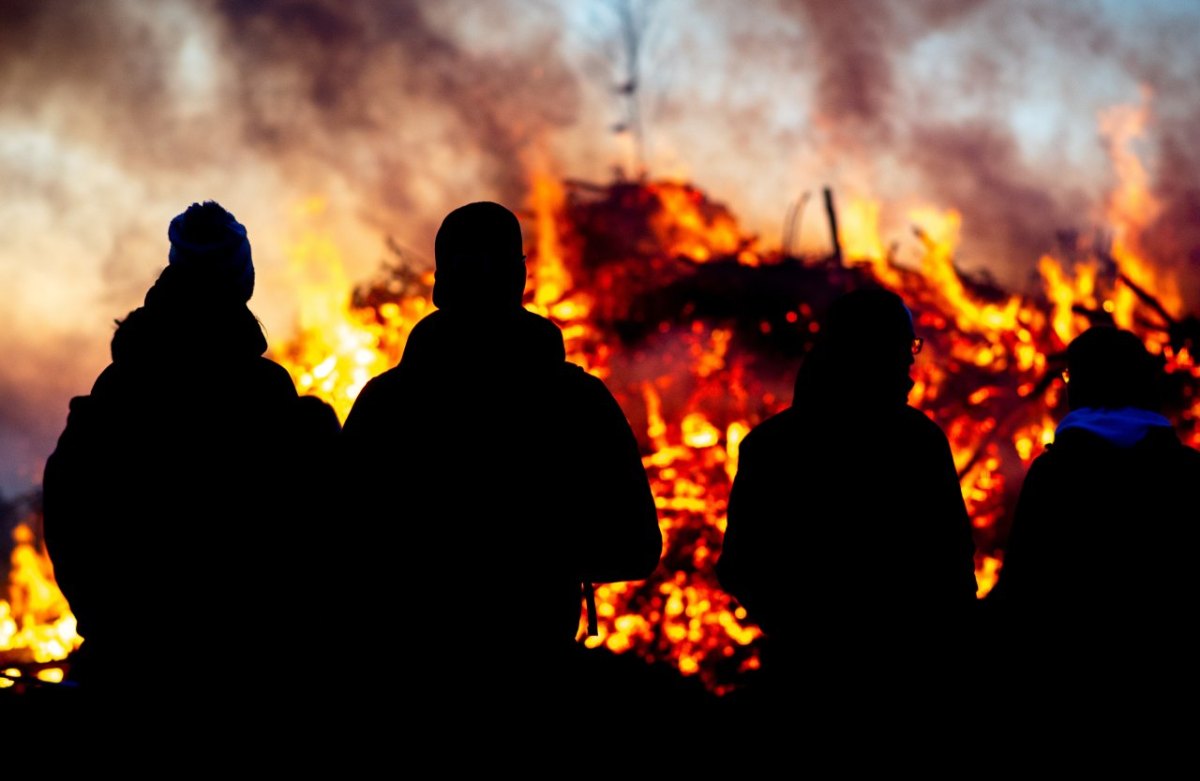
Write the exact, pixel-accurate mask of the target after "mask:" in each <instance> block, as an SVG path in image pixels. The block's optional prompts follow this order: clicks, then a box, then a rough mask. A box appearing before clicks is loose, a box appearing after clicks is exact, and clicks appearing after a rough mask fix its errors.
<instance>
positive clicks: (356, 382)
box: [0, 109, 1200, 692]
mask: <svg viewBox="0 0 1200 781" xmlns="http://www.w3.org/2000/svg"><path fill="white" fill-rule="evenodd" d="M1142 121H1143V118H1140V117H1139V115H1138V113H1137V111H1136V110H1135V109H1114V111H1113V112H1112V113H1111V114H1108V115H1106V117H1105V119H1104V121H1103V129H1104V130H1105V133H1106V137H1107V138H1108V139H1109V151H1110V154H1111V156H1112V159H1113V161H1114V168H1115V170H1116V171H1117V173H1118V175H1119V179H1120V181H1119V183H1118V186H1117V188H1116V189H1115V190H1114V192H1113V194H1112V197H1111V198H1110V200H1109V204H1110V208H1109V210H1108V219H1109V220H1110V222H1111V228H1112V230H1113V239H1112V242H1111V245H1106V246H1099V245H1094V246H1093V245H1084V244H1080V245H1078V246H1074V247H1071V248H1069V249H1070V252H1066V253H1061V254H1060V255H1055V254H1046V255H1044V256H1043V257H1042V258H1041V259H1040V261H1039V264H1038V270H1039V273H1040V275H1041V278H1042V281H1043V284H1044V295H1043V296H1042V297H1022V296H1017V295H1008V294H1005V293H1004V292H1003V291H999V290H997V289H995V288H994V287H991V286H988V285H986V284H982V283H979V282H976V281H972V280H970V279H967V278H965V277H964V276H962V275H961V274H960V273H959V272H958V271H957V270H956V268H955V265H954V258H955V253H956V248H957V242H958V239H959V235H960V233H961V232H962V231H963V230H969V228H970V226H964V225H963V224H962V218H961V216H960V214H959V213H958V212H957V211H955V210H952V209H940V208H931V207H920V208H915V209H913V210H912V211H911V213H910V218H911V222H912V225H913V233H914V236H913V239H912V243H913V244H914V245H915V247H916V255H917V258H918V262H916V263H901V262H899V259H898V257H897V255H896V251H895V245H892V247H893V248H892V249H890V250H889V249H885V248H886V247H888V244H887V243H886V242H885V241H884V240H883V237H882V236H880V234H879V227H878V220H879V213H880V204H879V203H877V202H874V201H871V200H870V199H861V198H859V199H852V200H849V201H848V202H847V203H846V204H845V206H844V208H843V209H842V214H841V215H840V216H841V220H840V228H839V230H838V236H837V239H838V241H837V246H838V247H839V248H840V252H839V253H837V255H838V256H840V257H839V259H838V260H837V261H832V260H830V259H825V258H819V259H814V258H801V257H796V256H793V255H791V254H789V253H788V252H786V251H783V250H766V249H761V248H760V247H759V242H758V241H757V239H755V238H754V237H751V236H746V235H743V234H742V233H741V231H740V230H739V228H738V225H737V222H736V220H735V218H734V217H733V215H732V214H731V213H730V212H729V210H728V209H726V208H725V207H723V206H721V205H720V204H717V203H714V202H712V201H710V200H709V199H708V198H707V197H706V196H705V195H704V194H703V193H702V192H701V191H699V190H698V189H696V188H694V187H692V186H691V185H688V184H686V183H683V182H678V181H617V182H614V183H612V184H609V185H605V186H596V185H587V184H583V183H578V182H562V181H559V180H557V179H555V178H553V177H549V176H535V177H533V178H532V181H531V182H530V186H529V201H528V203H527V204H525V207H526V208H525V214H524V215H523V218H524V219H523V221H524V223H525V225H526V226H527V229H528V230H529V233H530V237H529V242H528V243H529V246H528V249H527V252H528V257H529V277H530V288H529V291H528V294H527V297H526V306H527V307H528V308H529V309H530V310H531V311H534V312H537V313H538V314H541V315H544V316H546V317H549V318H550V319H552V320H553V321H554V322H555V323H557V324H558V325H559V326H560V327H561V328H562V330H563V333H564V336H565V339H566V345H567V352H568V359H569V360H571V361H574V362H575V363H578V364H580V365H581V366H583V367H584V368H585V369H586V370H588V371H589V372H591V373H593V374H594V375H596V376H597V377H600V378H601V379H603V380H605V382H606V383H607V384H608V385H609V387H610V388H611V389H612V391H613V392H614V394H615V395H616V396H617V398H618V400H619V401H620V402H621V405H622V407H623V409H624V410H625V412H626V415H627V416H628V417H629V419H630V421H631V423H633V424H634V427H635V431H636V433H637V434H638V436H639V441H640V443H641V445H642V450H643V454H644V457H643V462H644V465H645V468H646V470H647V473H648V474H649V476H650V480H651V485H652V489H653V492H654V495H655V499H656V503H657V506H658V510H659V518H660V525H661V528H662V531H663V534H664V539H665V540H666V544H665V547H664V553H663V558H662V561H661V563H660V566H659V568H658V570H657V571H656V572H655V574H654V575H653V577H651V578H650V579H649V580H647V581H644V582H635V583H620V584H611V585H602V586H600V587H598V588H597V591H596V596H597V603H598V612H599V619H600V620H599V634H598V636H596V637H592V638H587V639H586V641H585V642H586V643H587V644H588V645H590V646H593V647H598V646H603V647H605V648H607V649H609V650H610V651H612V652H616V653H635V654H638V655H640V656H642V657H645V658H646V659H648V660H655V661H663V660H666V661H669V662H670V663H671V664H673V665H674V666H675V667H677V668H678V670H679V671H680V672H681V673H683V674H685V675H697V676H699V677H700V678H701V679H702V680H703V681H704V683H705V685H706V686H708V687H709V689H711V690H713V691H716V692H723V691H727V690H728V689H729V688H730V687H731V686H733V685H736V680H737V676H738V674H739V673H740V672H742V671H744V670H747V669H752V668H754V667H756V666H757V664H758V652H757V641H758V640H759V638H760V637H761V632H760V631H759V630H758V628H757V627H755V626H754V625H753V624H752V623H750V622H749V621H748V618H747V615H746V613H745V611H744V610H743V609H742V608H741V607H740V606H738V605H737V604H736V603H734V602H733V601H732V600H731V599H730V598H729V596H728V595H726V594H725V593H724V592H723V591H721V589H720V588H719V586H718V584H717V583H716V580H715V577H714V576H713V574H712V571H713V563H714V562H715V560H716V559H717V557H718V556H719V555H720V549H721V540H722V537H723V534H724V530H725V522H726V521H725V508H726V504H727V500H728V495H729V488H730V485H731V483H732V480H733V478H734V476H735V475H736V472H737V459H738V446H739V443H740V442H741V440H742V438H743V437H744V436H745V435H746V434H747V433H748V432H749V431H750V430H751V429H752V428H753V427H754V426H755V425H757V424H758V423H759V422H761V421H762V420H763V419H765V418H766V417H768V416H769V415H771V414H773V413H774V412H777V411H779V410H781V409H783V408H784V407H785V406H787V404H788V403H789V402H790V398H791V380H792V377H793V376H794V373H795V368H796V365H797V364H798V362H799V360H800V359H801V358H802V356H803V352H804V350H805V349H806V346H807V345H808V344H809V343H810V342H811V339H812V337H813V335H814V334H816V333H817V332H818V331H819V329H820V323H819V322H818V321H817V320H816V319H814V313H815V312H817V311H819V310H820V308H821V307H823V306H824V305H825V304H827V303H828V301H829V300H830V299H831V298H832V297H833V296H835V295H836V294H838V293H840V292H841V291H842V290H844V289H846V288H848V287H849V286H853V285H856V284H861V283H863V282H865V281H868V280H874V281H878V282H879V283H881V284H884V285H885V286H887V287H889V288H891V289H893V290H895V291H896V292H898V293H900V294H901V295H902V296H903V297H904V298H905V300H906V301H907V302H908V303H909V304H910V306H911V307H912V309H913V311H914V314H915V317H916V321H917V329H918V333H919V334H920V335H921V336H923V337H924V338H925V350H924V352H922V354H921V356H920V357H919V358H918V360H917V363H916V365H915V367H914V369H913V372H914V380H915V382H916V385H915V387H914V389H913V392H912V394H911V396H910V403H912V404H913V405H914V406H916V407H918V408H920V409H922V410H924V411H925V412H926V413H927V414H928V415H930V417H931V418H933V419H934V420H936V421H937V422H938V423H939V424H940V425H941V426H942V427H943V429H944V430H945V431H946V433H947V435H948V437H949V439H950V443H951V446H952V450H953V454H954V460H955V464H956V466H957V468H958V470H959V475H960V480H961V487H962V492H963V497H964V499H965V501H966V504H967V508H968V511H969V513H970V515H971V518H972V522H973V524H974V526H975V529H976V544H977V549H978V554H977V564H976V574H977V578H978V582H979V595H980V596H981V597H982V596H983V595H985V594H986V593H987V591H988V590H989V589H990V588H991V587H992V585H993V584H994V582H995V579H996V577H997V573H998V572H999V570H1000V568H1001V566H1002V560H1003V550H1002V546H1003V542H1004V536H1005V533H1006V531H1007V527H1006V524H1007V520H1008V517H1009V515H1010V513H1011V509H1012V506H1013V503H1014V502H1015V498H1016V490H1017V489H1018V488H1019V485H1020V480H1021V477H1022V475H1023V473H1024V470H1025V469H1026V468H1027V467H1028V466H1029V463H1030V462H1031V461H1032V459H1033V458H1034V457H1036V456H1037V455H1038V454H1039V453H1040V452H1041V450H1042V448H1043V447H1044V446H1045V445H1046V444H1047V443H1048V442H1050V441H1051V440H1052V438H1053V432H1054V426H1055V423H1056V415H1057V413H1058V412H1059V411H1061V409H1062V400H1061V398H1060V394H1061V391H1062V385H1061V382H1060V381H1059V380H1058V378H1057V375H1058V369H1059V368H1060V367H1059V366H1058V364H1057V360H1058V355H1059V353H1061V351H1062V350H1063V348H1064V347H1065V345H1066V344H1067V342H1069V341H1070V339H1071V338H1073V337H1074V336H1075V335H1077V334H1078V333H1079V332H1080V331H1081V330H1082V329H1084V328H1085V327H1086V326H1087V324H1088V322H1089V319H1090V318H1091V319H1095V318H1103V317H1110V318H1111V319H1112V321H1114V322H1115V323H1117V324H1118V325H1120V326H1122V327H1125V328H1129V329H1132V330H1134V331H1135V332H1137V333H1138V334H1139V335H1140V336H1142V338H1143V339H1144V340H1145V342H1146V343H1147V345H1148V346H1149V347H1150V349H1151V350H1152V351H1154V352H1155V353H1158V354H1161V355H1163V356H1164V358H1165V359H1166V366H1167V369H1168V372H1169V373H1170V374H1171V375H1173V376H1175V377H1177V378H1179V379H1181V380H1183V381H1184V382H1183V385H1182V387H1183V389H1184V394H1183V396H1184V397H1186V398H1183V397H1181V398H1180V399H1176V401H1177V402H1179V403H1177V404H1176V406H1175V407H1174V408H1173V409H1169V410H1167V412H1168V413H1169V414H1171V416H1172V417H1173V419H1174V420H1175V422H1176V424H1177V425H1178V426H1179V428H1180V430H1181V433H1182V434H1183V436H1184V438H1185V441H1186V442H1187V443H1188V444H1190V445H1193V446H1196V445H1200V429H1198V428H1197V427H1196V425H1195V421H1196V418H1197V414H1198V413H1200V402H1198V401H1197V400H1196V399H1195V397H1194V394H1191V391H1190V389H1191V388H1192V387H1193V386H1194V384H1195V380H1196V379H1197V378H1200V368H1198V367H1197V366H1196V364H1195V362H1194V360H1193V357H1192V355H1193V353H1194V349H1195V347H1194V346H1192V345H1189V344H1188V343H1187V341H1186V340H1181V339H1179V338H1175V337H1178V335H1179V333H1180V332H1179V330H1178V328H1177V327H1176V326H1178V325H1179V323H1180V321H1179V320H1178V319H1177V318H1178V315H1179V313H1180V308H1181V303H1180V299H1179V297H1178V294H1177V292H1176V291H1175V290H1174V288H1173V286H1172V282H1171V280H1169V279H1164V278H1161V275H1159V274H1157V273H1156V270H1155V268H1154V266H1153V265H1152V264H1151V263H1150V262H1149V261H1147V260H1146V258H1145V253H1144V252H1143V251H1142V249H1141V247H1140V243H1139V236H1140V231H1141V229H1142V228H1143V227H1144V226H1145V225H1147V224H1148V223H1149V221H1150V220H1151V219H1152V218H1153V216H1154V209H1155V206H1154V203H1153V200H1152V199H1151V198H1150V197H1149V195H1148V193H1147V191H1146V189H1145V172H1144V171H1143V169H1142V168H1141V166H1140V163H1139V161H1138V159H1137V157H1136V156H1135V155H1134V154H1133V153H1132V151H1131V150H1130V143H1131V141H1132V140H1133V139H1134V138H1135V137H1136V135H1137V132H1138V130H1139V128H1140V122H1142ZM831 208H832V205H831ZM321 209H322V202H321V200H320V199H319V198H314V199H312V200H310V201H307V202H305V203H304V204H301V206H300V213H301V215H302V216H303V215H304V214H311V215H318V214H319V213H320V211H321ZM290 254H291V258H292V260H293V262H294V263H296V264H297V265H298V266H302V267H305V268H307V269H312V268H314V267H317V268H319V269H321V270H322V272H323V273H322V274H320V275H319V276H320V277H321V278H322V279H324V280H325V281H324V283H323V284H321V285H319V286H315V287H313V288H312V289H307V290H302V291H301V293H300V295H301V323H300V327H299V329H298V330H297V332H296V334H295V335H294V336H293V337H292V338H290V339H288V340H285V341H281V342H278V343H275V344H273V345H272V350H271V354H272V357H274V358H275V359H276V360H278V361H280V362H281V363H282V364H283V365H284V366H285V367H286V368H287V369H288V370H289V371H290V372H291V374H292V376H293V378H294V380H295V382H296V384H297V387H298V388H299V389H300V391H301V392H302V393H312V394H315V395H318V396H320V397H322V398H324V399H326V400H328V401H329V402H330V403H331V404H333V406H334V408H335V409H336V410H337V412H338V414H339V416H340V417H341V418H342V419H344V418H345V416H346V414H347V413H348V411H349V409H350V406H351V405H352V404H353V401H354V399H355V397H356V395H357V394H358V392H359V390H361V388H362V386H363V385H364V384H365V383H366V381H367V380H368V379H370V377H372V376H374V375H376V374H378V373H380V372H381V371H383V370H385V369H387V368H389V367H390V366H393V365H394V364H395V363H396V362H397V361H398V360H399V359H400V356H401V354H402V352H403V348H404V344H405V340H406V339H407V336H408V333H409V332H410V330H411V328H412V327H413V326H414V325H415V324H416V322H417V321H418V320H420V319H421V317H423V316H424V315H426V314H427V313H428V312H430V311H431V310H432V302H431V298H430V294H431V290H432V274H431V273H430V272H429V271H427V270H416V269H410V268H408V267H406V266H404V265H403V264H402V263H397V264H395V265H394V266H392V267H391V268H390V269H389V270H388V273H387V274H386V276H383V277H381V278H380V279H377V280H373V281H371V282H369V283H368V284H366V285H362V286H359V287H357V288H356V289H354V290H353V292H352V295H351V296H350V299H349V302H347V301H346V291H347V289H349V288H350V283H349V281H348V280H346V279H345V278H344V275H343V274H342V273H341V268H342V266H341V263H340V260H339V256H338V248H337V245H336V244H335V242H333V241H332V240H330V239H329V238H328V237H325V236H323V235H321V234H319V233H317V232H315V231H314V232H312V233H310V234H303V235H301V236H299V237H298V239H297V240H296V241H295V242H294V244H293V245H292V247H291V252H290ZM793 291H794V292H796V293H797V294H796V295H791V293H792V292H793ZM1165 318H1168V319H1165ZM1185 322H1186V321H1185ZM1173 327H1174V330H1173ZM1189 394H1191V395H1189ZM399 446H402V447H403V446H406V445H405V443H399ZM412 446H415V445H412ZM347 490H353V488H352V487H348V488H347ZM18 528H23V527H18ZM17 548H18V550H19V551H20V556H21V557H22V558H21V562H20V563H19V564H18V562H17V554H16V553H14V567H13V573H14V574H13V576H11V577H10V580H12V579H13V578H16V579H18V580H19V579H21V578H27V577H28V573H30V572H40V573H41V577H42V579H43V580H44V581H45V583H47V584H48V586H47V588H49V586H52V585H53V577H52V572H51V571H50V569H49V567H48V561H47V560H46V559H45V554H44V551H37V549H35V548H33V547H32V545H31V540H29V539H25V538H24V537H22V538H21V539H18V545H17ZM31 551H32V552H33V554H32V557H31V553H30V552H31ZM898 564H899V562H898ZM875 574H876V575H877V576H878V577H879V578H880V581H881V582H886V579H887V573H875ZM13 582H16V581H13ZM39 582H40V581H39ZM22 588H23V589H24V590H23V591H21V593H22V594H30V595H32V594H34V593H35V592H36V593H40V592H39V591H38V589H37V588H33V587H22ZM53 591H57V589H53ZM10 592H12V593H16V592H14V591H13V585H12V583H10ZM57 599H58V600H59V601H60V602H61V594H58V597H57ZM48 604H51V603H46V604H41V603H36V600H35V599H34V598H32V597H30V598H28V599H26V598H22V599H14V600H10V602H0V652H12V651H13V650H14V649H21V648H24V649H27V656H28V657H29V658H31V659H34V660H37V661H46V660H53V659H64V658H66V657H67V655H68V654H69V653H70V651H71V650H73V648H75V647H77V646H78V644H79V638H78V636H77V635H75V634H74V626H73V618H71V617H70V613H69V609H67V608H66V607H65V602H61V604H60V603H52V604H53V607H48V606H47V605H48ZM513 635H514V637H513V638H512V639H513V640H514V641H518V642H519V635H520V628H519V626H518V625H516V624H515V623H514V627H513Z"/></svg>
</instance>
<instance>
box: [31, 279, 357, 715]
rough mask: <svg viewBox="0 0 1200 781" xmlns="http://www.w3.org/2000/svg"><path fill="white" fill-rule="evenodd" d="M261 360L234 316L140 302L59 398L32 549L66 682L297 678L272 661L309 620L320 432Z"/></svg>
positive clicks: (252, 335)
mask: <svg viewBox="0 0 1200 781" xmlns="http://www.w3.org/2000/svg"><path fill="white" fill-rule="evenodd" d="M147 300H148V302H151V301H153V300H154V297H153V296H148V298H147ZM266 347H267V345H266V341H265V339H264V338H263V333H262V329H261V326H260V325H259V323H258V321H257V320H256V319H255V318H254V315H253V314H252V313H251V312H250V310H249V309H247V308H246V307H245V305H244V304H241V303H232V302H230V303H225V304H208V303H201V302H200V301H198V300H197V301H192V302H190V303H179V304H178V305H175V306H167V305H165V304H164V303H162V302H158V303H153V304H151V303H148V304H147V306H145V307H142V308H139V309H137V310H135V311H133V312H132V313H130V315H129V316H128V317H127V318H126V319H125V320H124V321H123V322H121V323H120V325H119V327H118V329H117V331H116V333H115V335H114V338H113V341H112V358H113V360H112V363H111V364H110V365H109V366H108V367H107V368H106V369H105V370H104V371H103V372H102V373H101V374H100V376H99V378H98V379H97V380H96V382H95V384H94V386H93V388H92V390H91V392H90V393H89V394H87V395H85V396H79V397H76V398H74V399H72V400H71V403H70V414H69V417H68V420H67V424H66V427H65V429H64V430H63V432H62V435H61V436H60V438H59V440H58V444H57V446H56V448H55V450H54V452H53V453H52V454H51V455H50V457H49V458H48V460H47V463H46V467H45V474H44V494H45V537H46V544H47V548H48V551H49V553H50V556H51V559H52V561H53V564H54V568H55V575H56V578H57V580H58V582H59V584H60V586H61V588H62V590H63V593H64V594H65V595H66V597H67V599H68V601H69V603H70V605H71V608H72V611H73V612H74V614H75V616H76V618H77V619H78V622H79V624H78V629H79V632H80V634H81V635H82V636H83V638H84V642H83V646H82V647H81V649H80V651H79V652H78V655H77V656H78V658H73V661H72V667H71V673H72V676H73V677H77V678H78V679H80V680H84V681H86V682H87V683H88V684H89V685H93V686H95V687H97V688H99V687H100V686H113V687H116V688H117V689H118V690H119V691H121V692H124V693H133V692H137V691H140V692H151V691H155V690H158V691H181V690H184V689H187V690H189V691H192V692H195V691H198V690H207V691H210V692H211V691H214V690H221V688H222V684H232V688H233V689H238V690H240V691H242V694H243V696H245V695H247V694H251V693H253V692H254V691H255V690H256V689H258V688H260V687H261V682H262V681H265V680H269V679H271V678H273V677H274V678H279V677H288V676H296V675H297V671H296V669H295V668H294V667H292V666H290V665H289V664H288V662H287V660H289V659H290V658H295V657H299V656H300V645H301V644H302V643H303V642H304V638H305V637H306V636H310V633H309V630H308V629H307V628H306V627H305V626H304V623H305V622H308V623H313V622H316V621H319V620H321V619H320V618H319V617H317V616H319V615H320V614H321V610H320V608H318V607H316V605H317V603H319V602H320V600H319V599H315V596H316V595H318V594H320V591H319V590H318V582H319V580H318V579H319V577H320V571H319V569H318V568H319V565H320V562H319V561H318V560H317V558H316V555H317V554H316V551H317V546H316V543H317V542H318V541H319V540H320V537H321V533H320V532H319V531H318V527H317V524H319V523H321V522H323V521H324V520H325V518H323V517H322V514H323V513H324V512H326V511H327V510H328V502H327V498H326V497H325V496H324V495H323V494H322V493H321V490H320V486H321V485H323V484H328V475H327V473H328V470H329V468H330V461H329V459H330V456H331V453H332V447H333V445H334V443H335V442H336V433H337V418H336V416H334V415H332V414H331V413H332V410H331V408H329V407H328V405H325V404H324V403H323V402H315V400H313V399H308V400H307V401H305V402H301V401H300V399H299V397H298V396H297V392H296V389H295V386H294V385H293V383H292V380H291V378H290V377H289V375H288V373H287V371H286V370H285V369H283V367H281V366H280V365H278V364H277V363H274V362H273V361H270V360H268V359H266V358H264V357H263V354H264V352H265V350H266ZM314 402H315V403H314ZM296 691H299V689H296Z"/></svg>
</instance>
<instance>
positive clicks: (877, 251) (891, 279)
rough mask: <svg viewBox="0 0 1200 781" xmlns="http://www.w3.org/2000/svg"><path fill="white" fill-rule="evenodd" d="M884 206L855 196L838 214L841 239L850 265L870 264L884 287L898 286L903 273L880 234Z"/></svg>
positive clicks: (843, 252)
mask: <svg viewBox="0 0 1200 781" xmlns="http://www.w3.org/2000/svg"><path fill="white" fill-rule="evenodd" d="M879 213H880V204H879V202H878V201H874V200H871V199H868V198H863V197H858V196H855V197H853V198H851V199H850V202H849V203H848V204H846V206H845V207H844V208H843V209H842V210H841V211H840V213H839V214H838V240H839V241H840V242H841V244H842V254H843V255H844V257H845V259H846V260H847V262H851V263H857V262H866V263H868V264H870V266H871V272H872V273H873V274H874V275H875V278H876V279H878V280H879V281H880V282H882V283H883V284H885V285H887V286H889V287H896V286H898V285H899V284H900V283H901V279H900V273H899V272H898V271H897V270H896V269H895V268H893V267H892V265H891V263H890V262H889V259H888V255H887V251H886V250H885V249H884V246H883V239H882V238H881V236H880V233H879Z"/></svg>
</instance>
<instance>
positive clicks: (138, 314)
mask: <svg viewBox="0 0 1200 781" xmlns="http://www.w3.org/2000/svg"><path fill="white" fill-rule="evenodd" d="M266 351H267V339H266V337H265V336H264V335H263V331H262V326H261V325H260V324H259V322H258V318H256V317H255V316H254V313H253V312H251V311H250V310H249V308H247V307H246V306H245V304H233V303H229V304H222V305H214V306H187V307H177V308H167V307H161V306H143V307H140V308H138V309H135V310H133V311H132V312H130V313H129V315H128V316H127V317H126V318H125V319H124V320H122V321H120V322H119V323H118V325H117V331H116V333H115V334H113V339H112V358H113V361H114V362H115V363H131V362H141V361H144V360H147V359H151V360H154V361H162V360H163V359H164V358H171V357H176V356H177V357H179V358H181V359H183V360H187V361H192V360H196V359H197V358H205V357H206V356H211V357H213V358H222V359H228V358H256V357H258V356H261V355H263V354H264V353H265V352H266Z"/></svg>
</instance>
